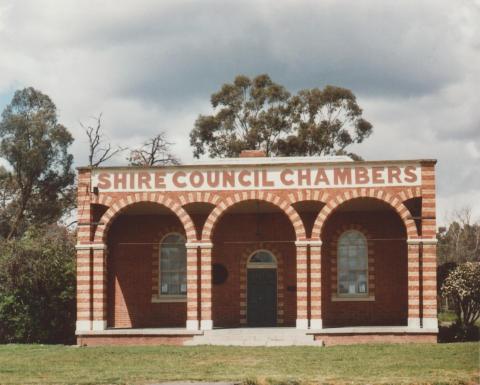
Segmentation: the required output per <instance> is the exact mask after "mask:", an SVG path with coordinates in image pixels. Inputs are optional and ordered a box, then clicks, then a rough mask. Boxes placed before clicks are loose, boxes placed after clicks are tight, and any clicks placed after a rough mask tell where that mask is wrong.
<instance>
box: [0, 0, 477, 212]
mask: <svg viewBox="0 0 480 385" xmlns="http://www.w3.org/2000/svg"><path fill="white" fill-rule="evenodd" d="M240 73H242V74H246V75H250V76H254V75H257V74H260V73H268V74H270V75H271V77H272V78H273V80H274V81H276V82H278V83H281V84H283V85H285V86H286V87H287V88H288V89H289V90H291V91H292V92H294V91H296V90H298V89H301V88H307V87H308V88H311V87H323V86H324V85H326V84H333V85H338V86H343V87H347V88H350V89H352V90H353V92H354V93H355V94H356V95H357V97H358V100H359V104H360V105H361V106H362V107H363V109H364V116H365V118H366V119H368V120H369V121H370V122H372V123H373V125H374V134H373V135H372V136H371V137H370V138H369V139H368V140H367V141H366V142H365V143H363V144H362V145H361V146H360V147H358V148H354V149H352V150H354V151H355V152H358V153H359V154H361V155H362V156H363V157H364V158H365V159H393V158H398V159H406V158H436V159H438V166H437V167H438V168H437V170H438V219H439V222H444V221H445V218H446V216H447V215H448V213H450V212H451V211H452V210H454V209H456V208H460V207H462V206H464V205H470V206H471V207H472V209H473V211H474V215H475V216H476V217H477V218H480V91H479V90H480V1H478V0H477V1H473V0H471V1H467V0H464V1H462V0H458V1H455V0H444V1H440V0H434V1H418V0H416V1H395V2H394V1H391V2H389V1H385V0H378V1H369V0H366V1H358V0H351V1H347V0H344V1H337V0H326V1H321V2H320V1H315V2H314V1H298V0H295V1H293V0H292V1H278V0H277V1H273V0H272V1H259V0H255V1H251V2H249V1H238V0H237V1H225V0H219V1H179V0H176V1H161V2H160V1H139V0H132V1H126V0H122V1H87V0H83V1H68V0H62V1H58V0H57V1H43V0H32V1H22V0H15V1H13V0H12V1H5V0H0V109H1V110H3V108H4V107H5V105H6V104H8V103H9V101H10V100H11V98H12V95H13V93H14V91H15V90H16V89H19V88H23V87H26V86H33V87H35V88H37V89H39V90H41V91H42V92H44V93H46V94H48V95H49V96H50V97H51V98H52V99H53V101H54V102H55V103H56V105H57V107H58V110H59V115H60V121H61V122H62V123H63V124H65V125H66V126H67V127H68V128H69V129H70V130H71V132H72V133H73V135H74V136H75V144H74V145H73V148H72V151H73V153H74V156H75V162H76V165H84V164H85V163H86V160H87V158H86V138H85V136H84V134H83V132H82V129H81V127H80V125H79V122H80V121H82V122H84V123H88V122H89V121H88V120H89V118H90V117H92V116H96V115H98V114H99V113H100V112H102V113H103V117H104V128H105V130H106V133H107V135H108V136H109V138H110V139H111V141H112V142H114V143H117V144H119V145H129V146H134V145H136V144H140V143H141V142H142V141H143V140H144V139H145V138H147V137H150V136H152V135H154V134H156V133H157V132H159V131H160V130H164V131H166V132H167V133H168V137H169V139H170V140H171V141H173V142H175V143H176V144H175V146H174V150H175V152H176V153H177V154H178V155H179V156H180V157H181V159H182V160H183V161H189V160H191V159H192V149H191V148H190V147H189V143H188V133H189V131H190V130H191V128H192V127H193V123H194V121H195V118H196V116H197V115H198V114H199V113H209V112H210V111H211V109H210V106H209V97H210V95H211V94H212V93H213V92H215V91H216V90H218V88H219V87H220V86H221V84H223V83H225V82H229V81H231V80H233V78H234V77H235V75H237V74H240ZM116 162H117V163H120V162H123V160H122V159H117V160H116Z"/></svg>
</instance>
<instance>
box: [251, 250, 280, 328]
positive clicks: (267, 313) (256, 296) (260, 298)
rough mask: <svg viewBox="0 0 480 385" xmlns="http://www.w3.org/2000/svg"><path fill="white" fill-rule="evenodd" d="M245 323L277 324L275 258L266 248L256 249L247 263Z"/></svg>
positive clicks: (256, 324) (255, 324)
mask: <svg viewBox="0 0 480 385" xmlns="http://www.w3.org/2000/svg"><path fill="white" fill-rule="evenodd" d="M247 324H248V326H253V327H255V326H275V325H276V324H277V260H276V258H275V257H274V256H273V254H272V253H271V252H270V251H268V250H258V251H256V252H255V253H253V254H252V255H251V257H250V258H249V260H248V263H247Z"/></svg>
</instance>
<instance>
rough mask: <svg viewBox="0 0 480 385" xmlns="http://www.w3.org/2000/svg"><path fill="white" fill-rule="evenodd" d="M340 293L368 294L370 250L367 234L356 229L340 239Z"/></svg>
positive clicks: (338, 252)
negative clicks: (368, 248)
mask: <svg viewBox="0 0 480 385" xmlns="http://www.w3.org/2000/svg"><path fill="white" fill-rule="evenodd" d="M337 258H338V264H337V270H338V295H344V296H351V295H353V296H355V295H360V296H362V295H367V294H368V251H367V240H366V238H365V236H364V235H363V234H362V233H361V232H359V231H356V230H348V231H346V232H344V233H343V234H342V235H341V236H340V238H339V239H338V250H337Z"/></svg>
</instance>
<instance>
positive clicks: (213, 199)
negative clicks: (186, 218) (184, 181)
mask: <svg viewBox="0 0 480 385" xmlns="http://www.w3.org/2000/svg"><path fill="white" fill-rule="evenodd" d="M178 200H179V201H180V204H181V205H182V206H185V205H187V204H189V203H211V204H212V205H215V206H216V205H217V204H218V203H219V202H220V201H221V200H222V198H220V196H219V195H217V194H214V193H212V192H210V191H195V192H188V193H183V194H180V195H178Z"/></svg>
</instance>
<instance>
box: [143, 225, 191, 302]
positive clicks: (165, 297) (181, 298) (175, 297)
mask: <svg viewBox="0 0 480 385" xmlns="http://www.w3.org/2000/svg"><path fill="white" fill-rule="evenodd" d="M172 235H176V236H179V237H180V238H181V239H182V240H183V244H184V245H185V244H186V242H187V241H186V239H185V237H184V236H183V234H181V233H179V232H176V231H173V232H170V233H167V234H165V235H164V236H163V237H162V239H161V240H160V242H159V250H158V291H157V293H156V295H155V296H154V297H153V298H152V302H186V301H187V290H188V284H187V249H186V247H185V285H187V287H186V290H185V294H168V293H162V248H163V244H164V242H165V239H167V238H168V237H170V236H172Z"/></svg>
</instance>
